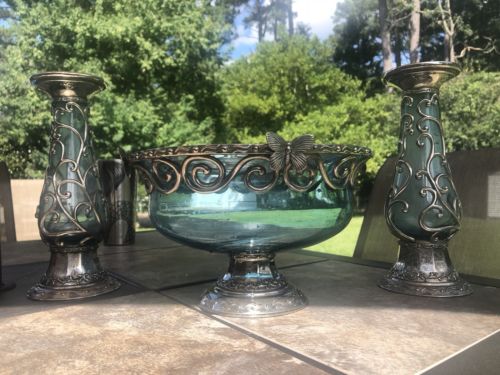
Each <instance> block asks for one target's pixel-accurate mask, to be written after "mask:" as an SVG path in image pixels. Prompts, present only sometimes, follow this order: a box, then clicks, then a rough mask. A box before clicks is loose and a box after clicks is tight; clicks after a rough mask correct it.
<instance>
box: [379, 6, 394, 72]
mask: <svg viewBox="0 0 500 375" xmlns="http://www.w3.org/2000/svg"><path fill="white" fill-rule="evenodd" d="M378 7H379V22H380V39H382V57H383V63H384V64H383V66H384V73H385V72H387V71H389V70H391V69H392V68H393V65H392V51H391V29H390V23H389V20H388V11H387V0H379V1H378Z"/></svg>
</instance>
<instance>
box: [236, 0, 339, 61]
mask: <svg viewBox="0 0 500 375" xmlns="http://www.w3.org/2000/svg"><path fill="white" fill-rule="evenodd" d="M337 3H338V0H293V10H294V11H295V12H296V13H297V17H296V18H295V23H299V22H302V23H305V24H307V25H309V26H310V27H311V32H312V33H313V34H315V35H317V36H318V37H319V38H320V39H325V38H326V37H327V36H328V35H330V34H331V33H332V28H333V21H332V17H333V15H334V13H335V8H336V7H337ZM245 16H246V15H245V14H240V15H239V16H238V18H237V19H236V27H237V32H238V38H236V39H235V40H234V41H233V43H232V46H233V51H232V53H231V59H232V60H234V59H237V58H238V57H241V56H245V55H248V54H250V53H252V52H253V51H254V50H255V46H256V45H257V30H256V29H255V28H253V29H245V27H244V25H243V19H244V18H245Z"/></svg>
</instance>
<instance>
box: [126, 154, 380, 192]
mask: <svg viewBox="0 0 500 375" xmlns="http://www.w3.org/2000/svg"><path fill="white" fill-rule="evenodd" d="M273 152H274V151H273V150H272V149H271V148H270V147H269V146H268V145H267V144H263V145H238V144H236V145H205V146H182V147H177V148H166V149H154V150H147V151H141V152H137V153H133V154H130V155H129V156H128V160H129V161H130V162H131V164H132V165H133V166H134V167H135V168H136V169H137V170H138V171H139V173H140V175H141V177H142V179H143V181H144V182H145V184H146V189H147V191H148V192H149V193H151V192H152V191H153V190H155V189H156V190H157V191H159V192H161V193H163V194H171V193H174V192H176V191H177V190H178V189H179V188H180V187H181V186H183V187H186V188H188V189H189V190H191V191H193V192H196V193H214V192H218V191H221V190H223V189H225V188H226V187H227V186H228V184H229V183H230V182H231V181H233V180H234V179H235V178H237V177H238V176H239V177H241V178H242V181H243V183H244V185H245V186H246V187H247V188H248V189H249V190H251V191H254V192H256V193H265V192H267V191H269V190H271V189H272V188H273V187H274V186H275V185H276V184H277V183H278V182H279V181H283V182H284V183H285V184H286V186H287V187H289V188H290V189H291V190H293V191H296V192H305V191H308V190H309V189H311V188H312V187H313V186H315V185H316V183H317V182H318V180H319V178H321V179H322V180H323V181H324V182H325V184H326V185H327V186H328V187H329V188H331V189H343V188H345V187H346V186H347V185H348V184H353V183H354V180H355V177H356V176H357V173H358V171H359V168H360V167H361V166H362V165H363V164H364V163H365V162H366V160H367V159H368V158H370V157H371V151H370V150H369V149H367V148H364V147H357V146H350V145H313V147H312V148H311V149H310V150H307V152H304V156H305V158H306V165H307V167H306V168H304V170H300V171H298V170H297V168H296V166H295V165H294V164H293V162H292V161H291V158H285V160H286V163H285V164H284V165H283V168H282V169H281V170H274V169H273V168H272V166H271V158H272V155H273ZM225 155H231V156H235V158H230V159H231V160H235V159H236V157H237V158H238V160H237V162H235V163H234V162H227V161H226V160H227V159H226V158H224V156H225ZM322 155H329V156H332V155H335V156H337V157H338V159H337V160H336V162H335V163H333V164H334V165H332V163H331V162H326V161H325V160H324V159H323V158H322V157H321V156H322ZM327 165H328V167H327ZM329 169H330V170H329ZM263 176H267V177H266V178H263ZM257 177H260V178H257Z"/></svg>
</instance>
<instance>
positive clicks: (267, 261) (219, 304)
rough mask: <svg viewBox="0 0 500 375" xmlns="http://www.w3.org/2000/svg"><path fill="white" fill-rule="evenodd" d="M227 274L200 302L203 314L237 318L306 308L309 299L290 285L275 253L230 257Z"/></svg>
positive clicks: (277, 313) (286, 312)
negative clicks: (281, 270) (280, 270)
mask: <svg viewBox="0 0 500 375" xmlns="http://www.w3.org/2000/svg"><path fill="white" fill-rule="evenodd" d="M230 257H231V261H230V265H229V270H228V272H227V273H226V274H225V275H224V276H223V277H221V278H220V279H219V280H218V281H217V282H216V284H215V286H214V287H213V288H211V289H210V290H207V291H206V292H205V293H204V294H203V296H202V298H201V301H200V307H201V309H202V310H203V311H205V312H208V313H210V314H216V315H227V316H235V317H248V318H257V317H266V316H275V315H283V314H288V313H290V312H293V311H296V310H300V309H302V308H304V307H306V306H307V298H306V297H305V296H304V294H302V292H301V291H300V290H298V289H297V288H295V287H294V286H292V285H290V284H288V283H287V281H286V280H285V278H284V277H283V275H281V274H280V273H279V272H278V271H277V269H276V266H275V264H274V254H246V253H242V254H236V255H235V254H231V255H230Z"/></svg>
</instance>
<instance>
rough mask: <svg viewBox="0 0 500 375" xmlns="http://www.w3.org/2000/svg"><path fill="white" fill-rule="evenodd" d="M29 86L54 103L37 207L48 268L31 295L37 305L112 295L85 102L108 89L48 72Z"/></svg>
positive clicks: (89, 79)
mask: <svg viewBox="0 0 500 375" xmlns="http://www.w3.org/2000/svg"><path fill="white" fill-rule="evenodd" d="M30 80H31V83H32V84H33V85H34V86H35V87H36V88H37V89H38V90H40V91H43V92H44V93H46V94H48V95H49V96H50V97H51V99H52V129H51V133H50V149H49V165H48V167H47V170H46V174H45V182H44V185H43V190H42V194H41V197H40V205H39V206H38V208H37V218H38V227H39V230H40V236H41V238H42V240H43V241H44V242H45V243H46V244H47V245H48V246H49V247H50V253H51V255H50V263H49V267H48V270H47V272H46V273H45V275H43V276H42V278H41V280H40V282H39V283H38V284H36V285H35V286H34V287H32V288H31V289H30V290H29V291H28V293H27V296H28V298H30V299H34V300H47V301H55V300H71V299H81V298H86V297H93V296H97V295H100V294H104V293H108V292H111V291H113V290H115V289H117V288H119V287H120V283H119V282H118V281H117V280H115V279H114V278H112V277H111V276H109V275H108V274H107V273H106V272H105V271H104V270H103V269H102V268H101V265H100V263H99V258H98V257H97V247H98V243H99V242H100V241H101V240H102V237H103V232H104V229H105V228H104V226H105V222H106V220H105V219H106V218H105V212H106V211H105V200H104V197H103V194H102V190H101V185H100V181H99V171H98V168H97V163H96V159H95V157H94V150H93V147H92V141H91V132H90V127H89V123H88V116H89V105H88V102H87V97H88V96H89V95H91V94H92V93H94V92H97V91H100V90H103V89H104V87H105V86H104V82H103V80H102V79H101V78H99V77H95V76H91V75H86V74H77V73H68V72H48V73H41V74H36V75H34V76H32V77H31V79H30Z"/></svg>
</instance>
